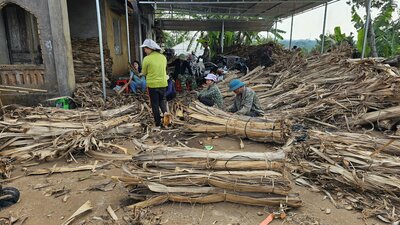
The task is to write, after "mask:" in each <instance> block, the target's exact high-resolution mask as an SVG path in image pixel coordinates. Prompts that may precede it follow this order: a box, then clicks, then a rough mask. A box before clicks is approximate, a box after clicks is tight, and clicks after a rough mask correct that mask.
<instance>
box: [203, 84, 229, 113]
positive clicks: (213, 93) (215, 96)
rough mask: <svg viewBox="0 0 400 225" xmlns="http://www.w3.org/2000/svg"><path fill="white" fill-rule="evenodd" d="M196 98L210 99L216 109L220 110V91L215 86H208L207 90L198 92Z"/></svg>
mask: <svg viewBox="0 0 400 225" xmlns="http://www.w3.org/2000/svg"><path fill="white" fill-rule="evenodd" d="M198 97H200V98H210V99H212V100H213V101H214V102H215V104H216V105H217V106H218V108H220V109H222V107H223V104H224V103H223V99H222V95H221V91H220V90H219V88H218V86H217V85H216V84H212V85H210V86H209V87H208V88H206V89H204V90H202V91H200V92H199V94H198Z"/></svg>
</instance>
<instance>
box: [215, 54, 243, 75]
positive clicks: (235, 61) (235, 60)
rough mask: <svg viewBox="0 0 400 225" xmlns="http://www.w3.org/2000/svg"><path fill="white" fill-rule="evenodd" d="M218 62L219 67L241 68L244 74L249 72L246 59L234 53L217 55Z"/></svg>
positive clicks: (228, 68)
mask: <svg viewBox="0 0 400 225" xmlns="http://www.w3.org/2000/svg"><path fill="white" fill-rule="evenodd" d="M216 63H217V65H218V67H223V68H226V70H239V71H240V72H242V73H243V74H247V73H248V72H249V68H248V67H247V63H246V60H245V59H243V58H241V57H239V56H234V55H227V56H225V55H219V56H217V60H216Z"/></svg>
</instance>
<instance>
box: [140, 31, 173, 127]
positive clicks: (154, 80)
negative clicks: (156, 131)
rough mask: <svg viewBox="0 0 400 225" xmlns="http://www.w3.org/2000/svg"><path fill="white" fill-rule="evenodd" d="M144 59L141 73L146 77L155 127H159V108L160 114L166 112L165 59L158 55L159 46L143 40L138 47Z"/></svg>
mask: <svg viewBox="0 0 400 225" xmlns="http://www.w3.org/2000/svg"><path fill="white" fill-rule="evenodd" d="M140 47H141V48H143V49H144V52H145V53H146V57H144V59H143V65H142V73H143V74H144V75H145V76H146V81H147V82H146V83H147V87H148V88H149V96H150V102H151V109H152V111H153V116H154V121H155V125H156V127H161V116H160V108H161V111H162V113H163V114H164V113H165V112H167V103H166V99H165V92H166V89H167V86H168V83H167V59H166V58H165V56H164V55H163V54H161V53H160V50H161V48H160V46H159V45H158V44H157V43H156V42H154V41H153V40H151V39H146V40H144V42H143V44H142V45H141V46H140Z"/></svg>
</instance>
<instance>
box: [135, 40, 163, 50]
mask: <svg viewBox="0 0 400 225" xmlns="http://www.w3.org/2000/svg"><path fill="white" fill-rule="evenodd" d="M140 47H141V48H144V47H147V48H151V49H153V50H161V47H160V46H159V45H158V44H157V43H156V42H155V41H153V40H151V39H146V40H144V41H143V44H142V45H141V46H140Z"/></svg>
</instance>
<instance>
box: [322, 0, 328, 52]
mask: <svg viewBox="0 0 400 225" xmlns="http://www.w3.org/2000/svg"><path fill="white" fill-rule="evenodd" d="M327 13H328V3H327V2H326V3H325V14H324V25H323V26H322V43H321V54H323V53H324V47H325V28H326V15H327Z"/></svg>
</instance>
